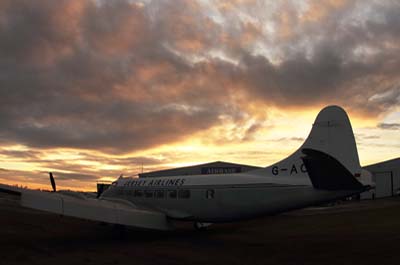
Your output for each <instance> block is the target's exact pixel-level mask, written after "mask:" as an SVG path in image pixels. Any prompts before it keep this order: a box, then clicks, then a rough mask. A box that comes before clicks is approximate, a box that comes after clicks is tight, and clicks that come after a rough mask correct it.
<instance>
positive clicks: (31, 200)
mask: <svg viewBox="0 0 400 265" xmlns="http://www.w3.org/2000/svg"><path fill="white" fill-rule="evenodd" d="M0 192H6V193H11V194H14V195H20V204H21V205H22V206H24V207H27V208H32V209H37V210H42V211H46V212H51V213H56V214H59V215H64V216H71V217H76V218H81V219H86V220H92V221H99V222H105V223H110V224H119V225H126V226H132V227H136V228H143V229H154V230H171V229H173V227H172V224H171V223H170V221H169V220H168V218H167V216H166V215H165V214H163V213H161V212H156V211H151V210H146V209H139V208H138V207H136V206H135V205H134V204H132V203H130V202H128V201H124V200H118V201H117V200H115V201H109V200H103V199H94V198H85V197H83V196H82V197H79V196H71V195H67V194H62V193H59V192H41V191H35V190H28V189H19V188H14V187H11V186H6V185H0Z"/></svg>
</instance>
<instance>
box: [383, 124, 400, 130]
mask: <svg viewBox="0 0 400 265" xmlns="http://www.w3.org/2000/svg"><path fill="white" fill-rule="evenodd" d="M377 127H378V128H380V129H383V130H400V123H379V124H378V125H377Z"/></svg>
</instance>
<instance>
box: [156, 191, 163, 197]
mask: <svg viewBox="0 0 400 265" xmlns="http://www.w3.org/2000/svg"><path fill="white" fill-rule="evenodd" d="M156 198H159V199H160V198H164V191H163V190H157V191H156Z"/></svg>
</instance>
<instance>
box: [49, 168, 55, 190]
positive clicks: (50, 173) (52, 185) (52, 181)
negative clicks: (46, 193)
mask: <svg viewBox="0 0 400 265" xmlns="http://www.w3.org/2000/svg"><path fill="white" fill-rule="evenodd" d="M49 175H50V183H51V187H52V188H53V192H56V191H57V188H56V182H55V180H54V177H53V173H52V172H49Z"/></svg>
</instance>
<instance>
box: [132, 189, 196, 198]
mask: <svg viewBox="0 0 400 265" xmlns="http://www.w3.org/2000/svg"><path fill="white" fill-rule="evenodd" d="M125 194H127V195H130V194H133V196H134V197H138V198H141V197H143V198H156V199H163V198H170V199H177V198H179V199H189V198H190V190H168V191H166V192H165V191H163V190H135V191H127V192H126V193H125Z"/></svg>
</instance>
